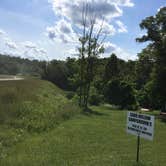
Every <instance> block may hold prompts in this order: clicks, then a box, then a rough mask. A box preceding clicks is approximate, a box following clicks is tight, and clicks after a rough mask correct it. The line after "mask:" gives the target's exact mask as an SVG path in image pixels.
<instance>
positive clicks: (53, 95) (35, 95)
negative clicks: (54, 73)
mask: <svg viewBox="0 0 166 166" xmlns="http://www.w3.org/2000/svg"><path fill="white" fill-rule="evenodd" d="M65 96H66V94H65V92H64V91H62V90H61V89H59V88H57V87H56V86H55V85H53V84H52V83H49V82H47V81H41V80H38V79H31V80H30V79H28V80H21V81H4V82H0V131H1V132H0V149H1V151H0V158H1V157H4V156H3V155H4V154H5V153H4V152H3V150H4V149H5V150H6V149H7V148H8V147H10V146H11V145H13V144H15V143H17V142H19V141H20V140H22V139H23V138H24V136H25V135H26V134H28V133H41V132H45V131H48V130H50V129H53V128H54V127H56V126H57V125H58V124H59V123H61V122H62V121H64V120H67V119H70V118H71V117H73V116H74V115H75V114H78V113H79V112H80V109H79V107H77V105H76V103H72V102H71V101H69V100H68V99H67V98H66V97H65Z"/></svg>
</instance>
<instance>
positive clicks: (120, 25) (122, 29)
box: [116, 20, 128, 33]
mask: <svg viewBox="0 0 166 166" xmlns="http://www.w3.org/2000/svg"><path fill="white" fill-rule="evenodd" d="M116 24H117V25H118V32H119V33H126V32H128V31H127V27H126V26H125V25H124V24H123V23H122V22H121V21H119V20H117V21H116Z"/></svg>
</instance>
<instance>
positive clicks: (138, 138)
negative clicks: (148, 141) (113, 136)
mask: <svg viewBox="0 0 166 166" xmlns="http://www.w3.org/2000/svg"><path fill="white" fill-rule="evenodd" d="M139 146H140V136H139V135H138V136H137V160H136V161H137V163H138V162H139Z"/></svg>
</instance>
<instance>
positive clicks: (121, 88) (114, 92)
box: [104, 80, 138, 109]
mask: <svg viewBox="0 0 166 166" xmlns="http://www.w3.org/2000/svg"><path fill="white" fill-rule="evenodd" d="M104 95H105V97H106V100H107V101H108V102H109V103H110V104H114V105H119V106H120V107H121V109H125V108H126V109H137V108H138V104H137V102H136V97H135V91H134V89H133V87H132V85H130V84H129V83H127V82H125V81H120V80H113V81H110V82H108V83H107V85H106V87H105V89H104Z"/></svg>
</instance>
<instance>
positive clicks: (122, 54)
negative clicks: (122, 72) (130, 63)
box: [104, 42, 137, 60]
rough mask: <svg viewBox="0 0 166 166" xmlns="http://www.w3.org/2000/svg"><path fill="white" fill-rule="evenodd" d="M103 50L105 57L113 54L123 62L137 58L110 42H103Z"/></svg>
mask: <svg viewBox="0 0 166 166" xmlns="http://www.w3.org/2000/svg"><path fill="white" fill-rule="evenodd" d="M104 48H105V54H106V56H110V55H111V54H112V53H115V54H116V55H117V57H119V58H121V59H124V60H134V59H136V57H137V56H136V55H135V54H132V53H129V52H128V51H126V50H124V49H122V48H120V47H119V46H117V45H115V44H113V43H111V42H105V43H104Z"/></svg>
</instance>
